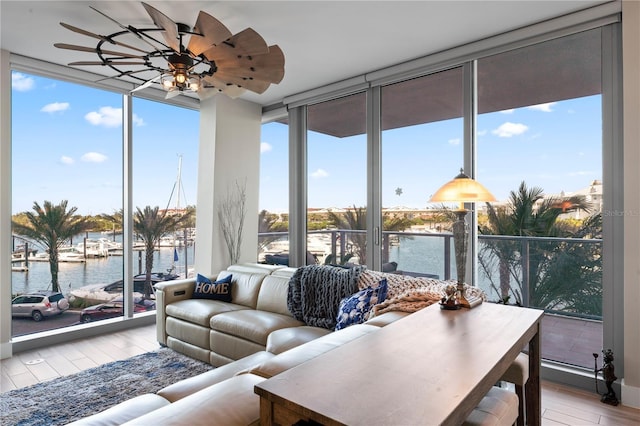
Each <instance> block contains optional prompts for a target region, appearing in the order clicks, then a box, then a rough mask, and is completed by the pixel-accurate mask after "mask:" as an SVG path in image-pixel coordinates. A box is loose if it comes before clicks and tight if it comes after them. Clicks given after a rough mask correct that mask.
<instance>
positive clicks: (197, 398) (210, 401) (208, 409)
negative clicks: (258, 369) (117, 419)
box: [125, 374, 264, 426]
mask: <svg viewBox="0 0 640 426" xmlns="http://www.w3.org/2000/svg"><path fill="white" fill-rule="evenodd" d="M263 380H264V378H262V377H258V376H255V375H253V374H242V375H239V376H234V377H231V378H230V379H227V380H225V381H222V382H220V383H216V384H215V385H212V386H209V387H206V388H204V389H202V390H200V391H198V392H196V393H193V394H191V395H190V396H189V397H188V398H182V399H180V400H178V401H176V402H174V403H172V404H169V405H168V406H166V407H162V408H160V409H157V410H155V411H152V412H151V413H149V414H146V415H144V416H142V417H138V418H137V419H134V420H132V421H131V422H128V423H125V425H127V426H132V425H137V426H139V425H154V426H160V425H163V426H170V425H176V426H184V425H189V426H199V425H207V426H236V425H237V426H240V425H242V426H246V425H248V424H252V423H256V422H258V421H259V420H260V397H259V396H258V395H256V394H255V393H254V391H253V388H254V386H255V385H257V384H258V383H260V382H262V381H263Z"/></svg>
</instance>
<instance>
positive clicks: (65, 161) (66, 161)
mask: <svg viewBox="0 0 640 426" xmlns="http://www.w3.org/2000/svg"><path fill="white" fill-rule="evenodd" d="M60 162H61V163H62V164H73V163H74V161H73V158H71V157H67V156H66V155H63V156H62V157H60Z"/></svg>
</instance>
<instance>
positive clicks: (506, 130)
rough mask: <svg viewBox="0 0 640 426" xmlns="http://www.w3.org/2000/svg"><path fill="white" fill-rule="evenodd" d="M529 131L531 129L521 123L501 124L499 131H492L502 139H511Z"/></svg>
mask: <svg viewBox="0 0 640 426" xmlns="http://www.w3.org/2000/svg"><path fill="white" fill-rule="evenodd" d="M527 130H529V127H528V126H526V125H524V124H520V123H511V122H509V121H507V122H506V123H504V124H501V125H500V126H499V127H498V128H497V129H495V130H492V131H491V133H493V134H494V135H498V136H499V137H501V138H510V137H511V136H516V135H521V134H523V133H524V132H526V131H527Z"/></svg>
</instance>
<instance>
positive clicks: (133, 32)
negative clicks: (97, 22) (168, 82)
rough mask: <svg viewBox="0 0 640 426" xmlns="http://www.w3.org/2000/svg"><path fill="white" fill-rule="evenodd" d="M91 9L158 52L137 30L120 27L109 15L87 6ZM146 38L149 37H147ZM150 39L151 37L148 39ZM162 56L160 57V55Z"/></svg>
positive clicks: (124, 26) (129, 27) (130, 27)
mask: <svg viewBox="0 0 640 426" xmlns="http://www.w3.org/2000/svg"><path fill="white" fill-rule="evenodd" d="M89 7H90V8H91V9H93V10H94V11H96V12H98V13H99V14H100V15H102V16H104V17H105V18H107V19H108V20H110V21H111V22H113V23H115V24H116V25H117V26H119V27H120V28H122V29H123V30H126V31H129V32H130V33H131V34H133V35H135V36H136V37H138V38H139V39H140V40H142V41H144V42H145V43H147V44H148V45H149V46H151V47H152V48H153V50H155V51H158V52H160V50H158V48H157V47H156V46H154V45H153V43H151V42H150V41H149V40H147V39H146V38H145V37H142V34H141V33H140V31H138V29H137V28H134V27H132V26H126V25H122V24H121V23H120V22H118V21H116V20H115V19H113V18H112V17H110V16H109V15H107V14H106V13H103V12H101V11H99V10H98V9H96V8H95V7H93V6H89ZM147 37H149V36H148V35H147ZM149 38H151V37H149ZM161 56H162V55H161Z"/></svg>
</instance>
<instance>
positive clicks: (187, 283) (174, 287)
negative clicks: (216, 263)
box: [155, 278, 196, 346]
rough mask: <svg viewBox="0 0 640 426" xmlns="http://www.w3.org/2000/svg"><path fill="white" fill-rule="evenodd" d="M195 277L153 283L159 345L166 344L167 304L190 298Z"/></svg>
mask: <svg viewBox="0 0 640 426" xmlns="http://www.w3.org/2000/svg"><path fill="white" fill-rule="evenodd" d="M195 285H196V280H195V278H190V279H186V280H174V281H163V282H160V283H157V284H156V285H155V290H156V338H157V340H158V343H160V344H161V345H164V346H166V345H167V328H166V321H167V311H166V308H167V305H169V304H170V303H173V302H177V301H178V300H185V299H190V298H191V296H193V289H194V288H195Z"/></svg>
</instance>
